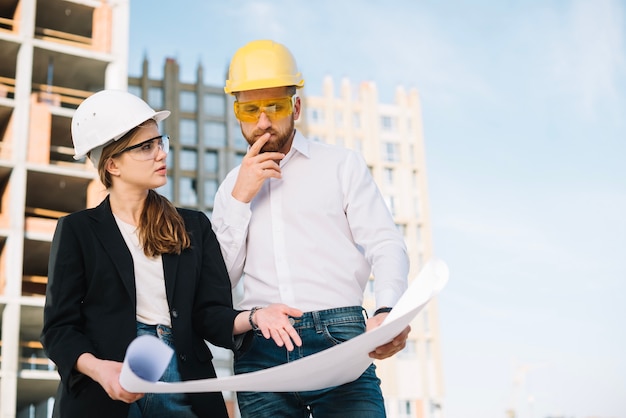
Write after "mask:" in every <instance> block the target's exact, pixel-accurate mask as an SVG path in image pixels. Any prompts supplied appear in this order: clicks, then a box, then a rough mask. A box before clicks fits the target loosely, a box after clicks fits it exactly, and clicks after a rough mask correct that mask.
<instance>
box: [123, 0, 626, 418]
mask: <svg viewBox="0 0 626 418" xmlns="http://www.w3.org/2000/svg"><path fill="white" fill-rule="evenodd" d="M130 11H131V17H130V25H131V26H130V37H131V41H130V51H129V73H130V75H133V76H136V75H139V74H140V71H141V62H142V60H143V58H144V57H147V58H148V59H149V61H150V74H151V75H152V76H153V77H159V78H160V77H161V76H162V69H163V65H164V62H165V58H166V57H173V58H176V59H177V60H178V62H179V63H180V65H181V78H182V80H183V81H195V79H196V77H195V74H196V68H197V65H198V64H200V63H201V64H202V66H203V68H204V82H205V84H211V85H223V82H224V78H225V74H226V70H227V66H228V62H229V60H230V57H231V56H232V54H233V53H234V52H235V51H236V49H237V48H239V47H240V46H242V45H244V44H245V43H247V42H248V41H251V40H254V39H273V40H275V41H278V42H281V43H283V44H285V45H286V46H287V47H288V48H289V49H290V50H291V51H292V53H293V54H294V56H295V57H296V59H297V61H298V64H299V67H300V70H301V71H302V73H303V75H304V78H305V80H306V89H307V93H308V94H310V95H318V94H320V93H321V85H322V81H323V79H324V77H325V76H331V77H333V79H334V80H335V83H336V84H337V83H338V82H339V80H340V79H342V78H343V77H348V78H349V79H350V80H351V81H352V82H353V83H360V82H363V81H374V82H375V83H376V85H377V87H378V93H379V99H380V101H382V102H387V103H392V101H393V97H394V94H395V90H396V87H397V86H399V85H401V86H403V87H405V88H406V89H412V88H415V89H416V90H417V91H418V93H419V95H420V99H421V102H422V111H423V122H424V127H423V130H424V141H425V153H426V165H427V177H428V188H429V199H430V201H429V206H430V211H431V220H432V231H433V241H434V253H435V255H436V256H437V257H438V258H440V259H442V260H443V261H445V262H446V263H447V264H448V266H449V268H450V280H449V282H448V285H447V286H446V288H444V290H443V291H442V293H441V294H440V296H439V313H440V328H441V339H442V356H443V371H444V387H445V398H444V409H443V413H444V416H445V418H503V417H505V411H506V410H507V409H508V408H510V407H511V406H513V407H515V408H516V410H517V412H518V418H545V417H548V416H553V417H557V416H558V417H567V418H586V417H596V418H608V417H611V418H625V417H626V360H625V359H624V353H626V331H625V329H626V327H624V325H619V322H618V320H619V318H622V319H625V318H626V303H624V300H625V295H626V163H625V162H624V160H625V159H626V117H625V116H626V3H624V2H621V1H617V0H615V1H613V0H594V1H575V0H572V1H566V0H543V1H539V0H537V1H532V0H526V1H522V0H502V1H486V0H475V1H463V0H448V1H446V0H440V1H434V0H406V1H403V0H387V1H384V2H382V1H374V0H360V1H357V0H343V1H330V0H316V1H308V2H305V1H297V0H273V1H271V0H238V1H231V2H217V1H204V0H178V1H175V2H174V1H164V0H152V1H147V0H132V1H130Z"/></svg>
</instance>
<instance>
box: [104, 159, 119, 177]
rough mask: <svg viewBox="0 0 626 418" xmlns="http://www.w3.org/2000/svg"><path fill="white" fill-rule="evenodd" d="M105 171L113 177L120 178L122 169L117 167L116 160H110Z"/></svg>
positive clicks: (105, 164)
mask: <svg viewBox="0 0 626 418" xmlns="http://www.w3.org/2000/svg"><path fill="white" fill-rule="evenodd" d="M104 169H105V170H106V171H107V172H108V173H109V174H110V175H112V176H119V175H120V169H119V167H118V166H117V163H116V162H115V159H114V158H109V159H108V160H107V162H106V163H104Z"/></svg>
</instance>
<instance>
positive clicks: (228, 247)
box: [211, 173, 252, 287]
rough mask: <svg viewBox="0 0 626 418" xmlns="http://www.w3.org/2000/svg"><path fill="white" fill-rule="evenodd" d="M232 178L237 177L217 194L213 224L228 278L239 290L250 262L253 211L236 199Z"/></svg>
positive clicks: (230, 177) (228, 181) (226, 183)
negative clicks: (245, 269) (249, 230)
mask: <svg viewBox="0 0 626 418" xmlns="http://www.w3.org/2000/svg"><path fill="white" fill-rule="evenodd" d="M231 174H233V173H231ZM232 179H233V176H228V177H227V178H226V179H225V180H224V182H223V183H222V185H221V186H220V187H219V189H218V191H217V193H216V195H215V202H214V204H213V215H212V217H211V224H212V226H213V232H215V235H216V236H217V240H218V241H219V243H220V248H221V250H222V256H223V257H224V263H225V264H226V269H227V270H228V276H229V277H230V281H231V283H232V286H233V287H235V286H236V285H237V283H238V282H239V280H240V279H241V276H242V274H243V266H244V263H245V261H246V238H247V236H248V225H249V224H250V217H251V214H252V212H251V211H250V204H249V203H243V202H240V201H238V200H237V199H235V198H234V197H233V196H232V194H231V192H232V188H233V181H232Z"/></svg>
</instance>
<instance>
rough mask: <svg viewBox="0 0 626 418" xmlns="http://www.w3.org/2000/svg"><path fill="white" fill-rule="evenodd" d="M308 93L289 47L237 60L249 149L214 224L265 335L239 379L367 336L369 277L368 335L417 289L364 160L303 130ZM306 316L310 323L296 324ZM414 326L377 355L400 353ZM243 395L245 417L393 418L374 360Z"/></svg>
mask: <svg viewBox="0 0 626 418" xmlns="http://www.w3.org/2000/svg"><path fill="white" fill-rule="evenodd" d="M302 86H304V80H303V79H302V76H301V74H300V72H299V71H298V68H297V65H296V62H295V60H294V58H293V56H292V55H291V53H290V52H289V50H288V49H287V48H285V47H284V46H283V45H281V44H278V43H275V42H272V41H268V40H260V41H253V42H250V43H249V44H247V45H245V46H243V47H242V48H240V49H239V50H238V51H237V52H236V53H235V55H234V56H233V58H232V61H231V63H230V69H229V78H228V80H227V81H226V87H225V88H224V90H225V91H226V93H229V94H233V95H234V96H235V98H236V102H235V104H234V111H235V115H236V117H237V119H238V120H239V121H240V124H241V131H242V133H243V135H244V137H245V138H246V140H247V141H248V143H249V144H250V147H249V150H248V152H247V154H246V156H245V157H244V158H243V160H242V163H241V165H240V166H239V167H237V168H235V169H234V170H233V171H232V172H230V173H229V174H228V176H227V177H226V179H225V180H224V182H223V183H222V185H221V186H220V188H219V190H218V192H217V195H216V198H215V205H214V211H213V217H212V220H213V228H214V230H215V233H216V235H217V237H218V240H219V241H220V245H221V248H222V253H223V255H224V259H225V262H226V266H227V268H228V272H229V275H230V278H231V281H232V283H233V286H235V285H236V284H237V283H238V282H239V280H240V279H241V278H243V285H244V295H243V300H242V302H241V308H242V309H247V310H251V314H250V316H249V319H250V323H251V325H252V327H253V329H254V330H255V331H256V332H254V335H253V336H252V341H251V342H250V341H248V344H245V346H244V348H243V349H242V350H241V352H240V353H239V354H237V355H236V358H235V373H237V374H239V373H247V372H252V371H256V370H260V369H265V368H268V367H272V366H276V365H279V364H282V363H286V362H289V361H294V360H297V359H298V358H301V357H303V356H306V355H310V354H313V353H315V352H319V351H321V350H324V349H326V348H329V347H332V346H333V345H335V344H339V343H341V342H342V341H345V340H347V339H350V338H353V337H355V336H357V335H359V334H361V333H363V332H365V330H366V320H365V317H364V310H363V308H362V307H361V305H362V302H363V292H364V289H365V286H366V284H367V282H368V279H369V277H370V274H373V275H374V277H375V278H376V280H375V282H374V283H375V293H376V304H377V308H378V309H377V310H376V313H375V314H374V315H373V317H372V318H369V319H368V320H367V328H373V327H376V326H378V325H380V323H381V322H382V320H383V319H384V317H385V316H386V315H387V314H388V312H389V311H390V308H391V307H393V305H394V303H396V301H397V300H398V299H399V298H400V296H401V295H402V293H403V292H404V290H405V289H406V286H407V274H408V264H409V263H408V258H407V254H406V247H405V244H404V240H403V237H402V236H401V234H400V233H399V232H398V230H397V228H396V226H395V224H394V222H393V219H392V217H391V215H390V213H389V211H388V209H387V207H386V205H385V202H384V200H383V198H382V196H381V194H380V192H379V190H378V188H377V187H376V185H375V183H374V181H373V179H372V177H371V175H370V172H369V170H368V168H367V165H366V164H365V162H364V160H363V159H362V157H361V156H360V155H359V154H358V153H356V152H354V151H351V150H347V149H343V148H339V147H334V146H330V145H326V144H321V143H318V142H313V141H309V140H307V139H306V138H305V137H304V136H302V134H301V133H300V132H298V131H296V130H295V127H294V126H295V121H296V120H297V119H298V117H299V116H300V112H301V106H302V104H301V101H300V98H299V97H297V96H296V95H295V93H296V90H297V89H298V88H301V87H302ZM270 304H274V305H272V306H271V307H268V305H270ZM277 304H278V305H277ZM265 307H268V308H265ZM290 307H291V308H290ZM297 310H299V311H302V312H303V315H302V316H295V315H294V312H297ZM409 330H410V329H409V328H408V327H407V329H406V330H404V331H403V333H402V334H401V335H399V336H397V337H396V339H394V340H393V341H392V342H390V343H388V344H386V345H384V346H382V347H379V348H377V349H376V350H375V351H374V352H372V353H370V356H371V357H372V358H375V359H383V358H386V357H389V356H391V355H393V354H395V353H396V352H398V351H400V350H401V349H402V348H403V347H404V345H405V343H406V338H407V336H408V333H409ZM270 339H273V340H274V341H275V342H276V344H275V343H274V342H272V341H271V340H270ZM294 346H296V347H294ZM302 378H303V379H306V376H302ZM237 398H238V403H239V408H240V411H241V414H242V417H244V418H245V417H255V418H259V417H272V418H275V417H304V416H309V413H310V414H311V415H312V416H313V417H331V416H333V417H334V416H337V417H339V416H341V417H343V418H346V417H347V418H350V417H354V418H356V417H358V418H364V417H384V416H385V410H384V403H383V397H382V393H381V390H380V380H379V379H378V378H377V377H376V373H375V366H374V365H373V364H372V365H371V366H370V367H369V368H368V369H367V370H366V371H365V372H364V373H363V375H362V376H361V377H360V378H358V379H357V380H355V381H354V382H351V383H348V384H345V385H341V386H338V387H334V388H328V389H324V390H319V391H311V392H298V393H267V392H242V393H239V394H238V396H237Z"/></svg>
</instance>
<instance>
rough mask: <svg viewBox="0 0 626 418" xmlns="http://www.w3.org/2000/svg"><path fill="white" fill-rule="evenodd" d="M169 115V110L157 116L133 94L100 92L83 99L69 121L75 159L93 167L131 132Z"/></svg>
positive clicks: (119, 91)
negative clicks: (108, 148)
mask: <svg viewBox="0 0 626 418" xmlns="http://www.w3.org/2000/svg"><path fill="white" fill-rule="evenodd" d="M169 115H170V111H169V110H162V111H160V112H156V111H155V110H154V109H152V108H151V107H150V106H149V105H148V104H147V103H146V102H144V101H143V100H141V99H140V98H139V97H137V96H135V95H134V94H131V93H128V92H126V91H122V90H101V91H99V92H97V93H94V94H92V95H91V96H89V97H88V98H86V99H85V100H84V101H83V102H82V103H81V104H80V105H79V106H78V108H77V109H76V112H74V116H73V117H72V141H73V142H74V154H75V155H74V159H75V160H78V159H81V158H83V157H84V156H85V155H87V154H88V153H89V152H90V151H91V155H90V156H89V158H90V159H91V161H92V162H93V164H94V166H96V167H97V166H98V160H99V159H100V155H101V154H102V148H104V146H105V145H108V144H109V143H111V142H113V141H117V140H118V139H120V138H121V137H123V136H124V135H125V134H126V133H128V132H129V131H130V130H131V129H133V128H135V127H137V126H139V125H140V124H141V123H143V122H145V121H147V120H148V119H154V120H155V121H156V122H160V121H162V120H163V119H165V118H166V117H168V116H169Z"/></svg>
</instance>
